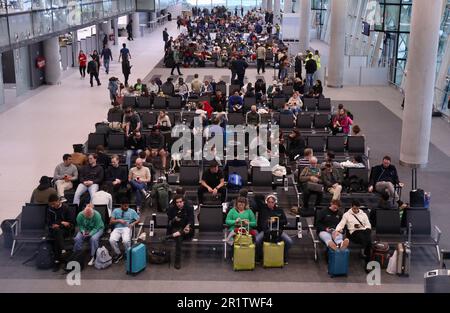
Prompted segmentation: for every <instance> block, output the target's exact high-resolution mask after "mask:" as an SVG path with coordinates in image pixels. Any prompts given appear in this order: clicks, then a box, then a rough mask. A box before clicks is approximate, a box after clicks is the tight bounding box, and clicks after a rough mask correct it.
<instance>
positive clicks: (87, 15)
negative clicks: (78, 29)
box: [81, 4, 94, 24]
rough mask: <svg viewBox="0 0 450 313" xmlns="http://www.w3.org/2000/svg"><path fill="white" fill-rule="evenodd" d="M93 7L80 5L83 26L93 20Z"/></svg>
mask: <svg viewBox="0 0 450 313" xmlns="http://www.w3.org/2000/svg"><path fill="white" fill-rule="evenodd" d="M93 13H94V5H93V4H82V5H81V22H82V23H83V24H85V23H89V22H91V21H92V20H93Z"/></svg>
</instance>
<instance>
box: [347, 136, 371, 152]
mask: <svg viewBox="0 0 450 313" xmlns="http://www.w3.org/2000/svg"><path fill="white" fill-rule="evenodd" d="M347 151H348V153H355V154H356V153H359V154H365V152H366V146H365V138H364V136H348V137H347Z"/></svg>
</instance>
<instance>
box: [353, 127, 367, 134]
mask: <svg viewBox="0 0 450 313" xmlns="http://www.w3.org/2000/svg"><path fill="white" fill-rule="evenodd" d="M352 136H364V135H363V134H362V133H361V128H360V127H359V125H355V126H353V127H352Z"/></svg>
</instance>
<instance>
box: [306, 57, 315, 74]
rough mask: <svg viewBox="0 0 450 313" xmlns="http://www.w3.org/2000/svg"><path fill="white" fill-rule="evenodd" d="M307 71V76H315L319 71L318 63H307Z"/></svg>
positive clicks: (313, 61) (311, 60) (309, 61)
mask: <svg viewBox="0 0 450 313" xmlns="http://www.w3.org/2000/svg"><path fill="white" fill-rule="evenodd" d="M305 69H306V73H307V74H314V73H315V72H316V71H317V63H316V60H314V59H309V60H308V61H306V64H305Z"/></svg>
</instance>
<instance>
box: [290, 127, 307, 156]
mask: <svg viewBox="0 0 450 313" xmlns="http://www.w3.org/2000/svg"><path fill="white" fill-rule="evenodd" d="M288 142H289V151H288V154H289V160H291V161H294V160H295V157H296V156H301V155H303V152H304V150H305V147H306V143H305V140H304V139H303V138H302V135H301V133H300V130H299V129H293V130H292V132H291V133H290V134H289V136H288Z"/></svg>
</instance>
